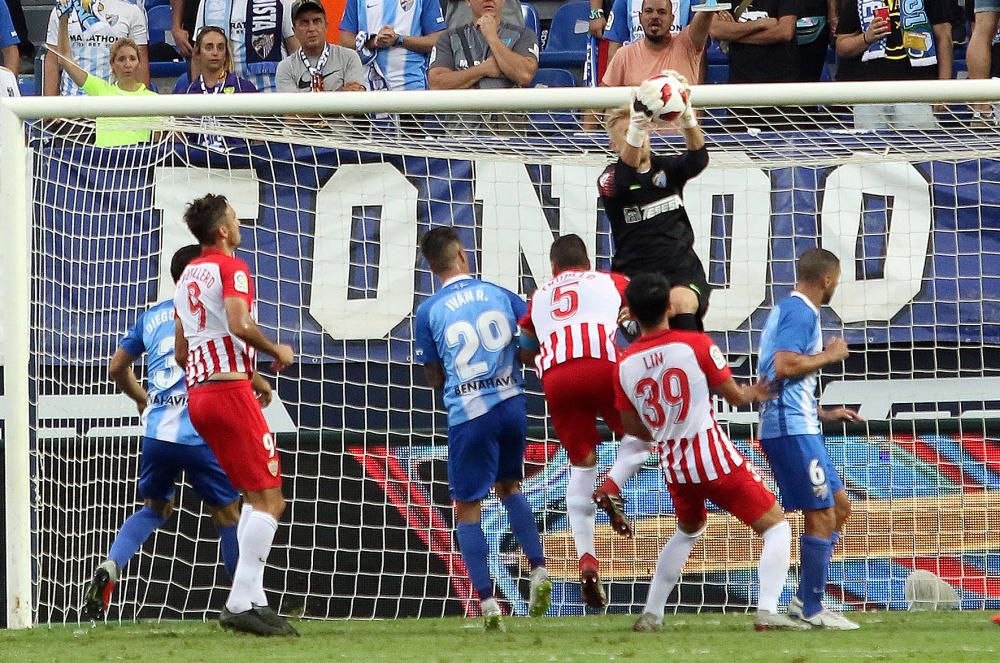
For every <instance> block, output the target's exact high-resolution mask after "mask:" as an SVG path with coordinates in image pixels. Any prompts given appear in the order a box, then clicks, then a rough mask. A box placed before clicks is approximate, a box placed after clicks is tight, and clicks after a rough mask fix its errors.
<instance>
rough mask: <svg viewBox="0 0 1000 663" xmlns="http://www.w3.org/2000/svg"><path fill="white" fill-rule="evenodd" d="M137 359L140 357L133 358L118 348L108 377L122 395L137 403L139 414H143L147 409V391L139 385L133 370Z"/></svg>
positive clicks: (109, 368) (112, 358)
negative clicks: (133, 364)
mask: <svg viewBox="0 0 1000 663" xmlns="http://www.w3.org/2000/svg"><path fill="white" fill-rule="evenodd" d="M136 359H138V357H133V356H132V355H131V354H129V353H128V352H126V351H125V349H124V348H118V349H117V350H115V354H114V356H113V357H111V363H110V364H108V375H109V376H111V379H112V380H114V383H115V384H116V385H118V388H119V389H121V391H122V393H124V394H125V395H126V396H128V397H129V398H131V399H132V400H133V401H135V407H136V409H137V410H138V411H139V414H142V411H143V410H145V409H146V390H145V389H143V388H142V385H140V384H139V380H138V379H136V377H135V371H133V370H132V363H133V362H134V361H135V360H136Z"/></svg>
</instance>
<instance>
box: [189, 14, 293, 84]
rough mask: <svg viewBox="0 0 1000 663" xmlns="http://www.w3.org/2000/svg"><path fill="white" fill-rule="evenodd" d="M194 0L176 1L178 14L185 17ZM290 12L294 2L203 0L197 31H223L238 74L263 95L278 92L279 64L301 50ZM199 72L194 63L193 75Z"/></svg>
mask: <svg viewBox="0 0 1000 663" xmlns="http://www.w3.org/2000/svg"><path fill="white" fill-rule="evenodd" d="M190 1H193V0H172V2H171V7H173V10H174V15H175V16H176V15H177V12H178V10H180V13H181V14H183V13H184V9H185V3H186V2H190ZM290 9H291V8H290V0H201V3H200V4H199V5H198V16H197V19H196V21H195V30H196V31H198V30H201V28H202V27H204V26H206V25H214V26H216V27H219V28H222V30H223V32H225V33H226V36H227V37H229V43H230V48H231V49H232V52H233V65H234V66H235V73H236V75H237V76H239V77H240V78H245V79H247V80H249V81H250V82H252V83H253V84H254V87H256V88H257V90H258V91H260V92H274V76H275V72H277V70H278V63H279V62H281V59H282V58H283V57H285V56H286V55H288V54H289V53H292V52H294V51H297V50H298V48H299V42H298V40H297V39H295V35H294V33H293V31H292V17H291V13H290ZM175 21H176V18H175ZM199 73H201V72H199V71H197V65H196V64H195V63H192V67H191V75H192V76H197V75H198V74H199Z"/></svg>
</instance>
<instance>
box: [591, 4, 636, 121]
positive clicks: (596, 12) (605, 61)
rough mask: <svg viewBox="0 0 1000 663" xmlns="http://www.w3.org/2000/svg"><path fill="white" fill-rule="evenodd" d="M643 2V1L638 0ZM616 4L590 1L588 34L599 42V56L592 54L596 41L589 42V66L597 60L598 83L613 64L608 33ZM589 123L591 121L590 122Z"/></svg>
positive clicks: (596, 74) (595, 75) (596, 76)
mask: <svg viewBox="0 0 1000 663" xmlns="http://www.w3.org/2000/svg"><path fill="white" fill-rule="evenodd" d="M638 1H639V2H641V0H638ZM613 7H614V3H613V2H612V0H590V15H589V16H588V18H589V19H590V20H589V22H588V25H587V32H589V33H590V36H591V37H593V38H594V39H596V40H597V56H596V57H594V55H593V54H592V53H591V52H590V51H591V50H592V49H593V44H594V39H591V40H588V42H587V62H588V65H590V63H593V62H594V60H596V64H597V71H595V72H594V76H593V80H595V81H597V82H598V83H599V82H600V81H602V80H603V79H604V74H605V72H607V70H608V65H609V64H610V63H611V56H612V53H611V42H610V41H608V35H607V34H606V33H607V31H608V30H609V29H610V28H611V13H612V12H613V11H614V10H613ZM585 82H586V81H585ZM588 123H589V121H588Z"/></svg>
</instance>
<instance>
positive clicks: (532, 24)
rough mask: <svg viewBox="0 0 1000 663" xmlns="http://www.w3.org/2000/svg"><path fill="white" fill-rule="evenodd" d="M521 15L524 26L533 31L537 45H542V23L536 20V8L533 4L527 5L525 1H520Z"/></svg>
mask: <svg viewBox="0 0 1000 663" xmlns="http://www.w3.org/2000/svg"><path fill="white" fill-rule="evenodd" d="M521 15H522V16H524V27H526V28H528V29H529V30H534V31H535V41H536V42H538V47H539V48H541V47H542V24H541V22H539V20H538V10H536V9H535V6H534V5H529V4H528V3H527V2H522V3H521Z"/></svg>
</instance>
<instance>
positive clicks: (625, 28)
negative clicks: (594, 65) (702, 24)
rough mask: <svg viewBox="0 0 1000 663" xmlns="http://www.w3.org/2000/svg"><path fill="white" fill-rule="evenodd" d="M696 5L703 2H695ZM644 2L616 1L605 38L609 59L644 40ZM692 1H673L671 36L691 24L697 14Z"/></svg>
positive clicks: (639, 0)
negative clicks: (625, 45) (629, 45)
mask: <svg viewBox="0 0 1000 663" xmlns="http://www.w3.org/2000/svg"><path fill="white" fill-rule="evenodd" d="M694 2H695V3H698V2H701V0H694ZM642 4H643V3H642V0H615V3H614V5H612V7H611V14H609V15H608V27H607V29H606V30H605V31H604V38H605V39H607V40H608V43H609V44H608V45H609V48H608V58H609V59H611V58H613V57H614V56H615V53H616V52H617V51H618V49H619V48H621V47H622V46H623V45H624V44H631V43H632V42H634V41H638V40H639V39H642V36H643V34H644V33H643V30H642V21H641V20H640V19H641V17H642ZM691 4H692V1H691V0H672V1H671V3H670V13H671V14H673V17H674V21H673V23H671V25H670V35H671V36H673V37H676V36H677V35H679V34H680V33H681V30H683V29H684V28H685V27H686V26H687V25H688V24H689V23H690V22H691V18H692V16H693V15H694V14H695V12H692V11H691Z"/></svg>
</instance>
